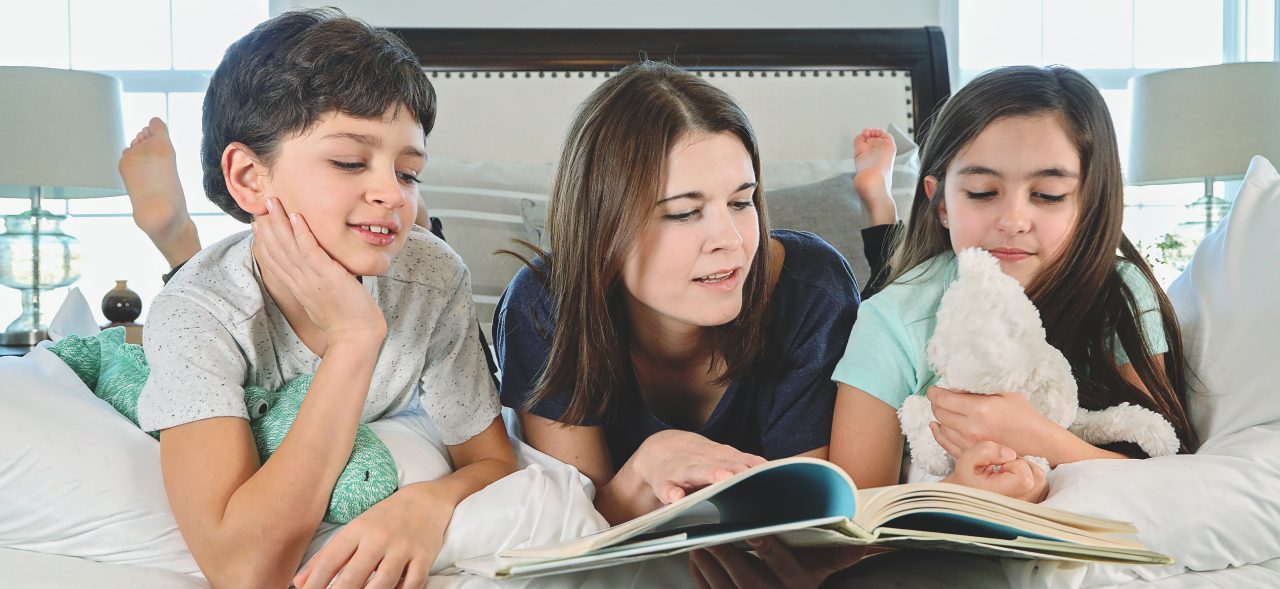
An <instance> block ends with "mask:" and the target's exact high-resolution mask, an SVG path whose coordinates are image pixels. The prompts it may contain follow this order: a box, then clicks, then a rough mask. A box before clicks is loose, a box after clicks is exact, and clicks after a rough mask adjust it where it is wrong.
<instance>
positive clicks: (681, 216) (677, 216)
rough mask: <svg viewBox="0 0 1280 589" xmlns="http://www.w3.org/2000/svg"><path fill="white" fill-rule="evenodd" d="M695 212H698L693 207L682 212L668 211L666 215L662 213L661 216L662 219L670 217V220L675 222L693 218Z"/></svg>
mask: <svg viewBox="0 0 1280 589" xmlns="http://www.w3.org/2000/svg"><path fill="white" fill-rule="evenodd" d="M697 214H698V210H697V209H694V210H692V211H685V212H683V213H668V214H666V215H663V216H662V217H663V218H664V219H671V220H672V221H675V222H677V223H683V222H685V221H688V220H690V219H692V218H694V216H696V215H697Z"/></svg>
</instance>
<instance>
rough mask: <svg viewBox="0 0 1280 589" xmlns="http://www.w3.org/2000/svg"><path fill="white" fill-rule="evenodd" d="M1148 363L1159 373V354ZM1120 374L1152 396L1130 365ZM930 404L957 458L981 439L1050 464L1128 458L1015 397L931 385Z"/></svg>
mask: <svg viewBox="0 0 1280 589" xmlns="http://www.w3.org/2000/svg"><path fill="white" fill-rule="evenodd" d="M1152 362H1154V363H1155V365H1156V366H1157V367H1158V368H1160V369H1163V368H1164V354H1157V355H1155V356H1152ZM1120 371H1121V374H1123V375H1124V377H1125V379H1126V380H1128V381H1129V382H1130V383H1132V384H1133V385H1134V386H1136V387H1138V389H1139V390H1141V391H1142V392H1143V393H1145V394H1147V395H1148V396H1150V395H1151V392H1150V391H1149V390H1148V389H1147V387H1146V385H1144V384H1143V383H1142V381H1141V379H1139V378H1138V374H1137V371H1135V370H1134V369H1133V365H1132V364H1125V365H1123V366H1121V367H1120ZM929 400H930V401H931V402H932V403H933V406H934V417H936V418H937V420H938V423H937V424H936V425H934V426H933V432H934V437H935V438H936V439H937V440H938V443H939V444H941V445H942V447H943V448H946V450H947V452H949V453H951V454H952V455H953V456H959V455H960V454H961V453H962V452H964V451H965V450H967V449H968V448H969V447H971V446H973V445H975V444H977V443H979V442H981V441H984V440H991V441H994V442H997V443H999V444H1001V445H1004V446H1008V447H1009V448H1012V449H1013V450H1014V451H1016V452H1017V453H1018V455H1019V456H1043V457H1044V458H1046V459H1047V460H1048V461H1049V464H1050V465H1051V466H1057V465H1059V464H1068V463H1072V462H1079V461H1081V460H1092V459H1098V458H1106V459H1122V458H1128V456H1125V455H1124V454H1120V453H1118V452H1112V451H1110V450H1105V449H1102V448H1099V447H1097V446H1094V445H1093V444H1090V443H1088V442H1086V441H1084V440H1082V439H1080V437H1079V436H1076V435H1075V434H1073V433H1071V431H1070V430H1068V429H1067V428H1065V427H1062V426H1060V425H1058V424H1056V423H1053V422H1052V421H1049V420H1048V418H1046V417H1044V416H1043V415H1041V414H1040V413H1039V412H1037V411H1036V410H1035V408H1033V407H1032V406H1031V403H1030V402H1029V401H1027V398H1026V397H1025V396H1023V395H1022V394H1020V393H1002V394H997V395H974V394H968V393H963V392H956V391H949V390H947V389H941V388H938V387H931V388H930V390H929Z"/></svg>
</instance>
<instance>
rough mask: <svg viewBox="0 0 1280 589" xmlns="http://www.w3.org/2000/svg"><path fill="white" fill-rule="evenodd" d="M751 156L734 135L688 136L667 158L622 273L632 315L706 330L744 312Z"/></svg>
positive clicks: (755, 235) (752, 217)
mask: <svg viewBox="0 0 1280 589" xmlns="http://www.w3.org/2000/svg"><path fill="white" fill-rule="evenodd" d="M755 189H756V176H755V171H754V169H753V167H752V164H751V155H750V154H749V153H748V152H747V149H746V147H745V146H743V144H742V141H741V140H740V139H738V138H737V136H735V135H733V134H732V133H728V132H725V133H717V134H709V133H692V134H689V135H687V136H685V137H682V138H681V139H680V140H678V141H677V142H676V144H675V147H674V148H672V150H671V152H670V153H668V154H667V178H666V189H665V190H664V192H663V193H662V194H661V195H660V196H659V199H658V203H657V204H656V205H654V208H653V212H652V214H651V217H650V219H649V220H648V223H647V225H646V226H645V228H644V230H643V231H642V232H641V233H640V235H639V237H638V238H637V240H636V242H635V243H634V244H633V245H632V247H631V251H630V252H628V254H627V257H626V260H625V262H624V263H623V268H622V279H623V283H624V284H625V286H626V292H627V303H628V308H629V309H630V311H631V314H632V317H633V318H636V319H640V320H655V321H658V322H660V323H665V324H668V325H669V326H670V327H672V328H676V329H679V328H680V327H681V326H684V327H689V326H695V327H709V326H714V325H723V324H725V323H728V322H730V321H732V320H733V319H734V318H736V317H737V316H738V313H739V312H740V311H741V310H742V285H743V284H744V283H745V282H746V279H747V273H748V271H749V270H750V269H751V262H752V260H754V259H755V255H756V249H757V248H758V247H759V246H760V219H759V216H758V215H757V211H756V209H755V205H754V203H753V201H752V199H751V198H752V195H753V194H754V193H755Z"/></svg>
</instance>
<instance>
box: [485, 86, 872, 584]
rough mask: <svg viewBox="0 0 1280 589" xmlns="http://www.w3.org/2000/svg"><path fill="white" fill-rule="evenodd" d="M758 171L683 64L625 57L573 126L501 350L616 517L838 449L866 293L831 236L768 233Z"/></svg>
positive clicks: (818, 573) (726, 115) (513, 395)
mask: <svg viewBox="0 0 1280 589" xmlns="http://www.w3.org/2000/svg"><path fill="white" fill-rule="evenodd" d="M885 138H887V135H882V134H879V133H875V132H870V133H864V134H863V135H862V136H861V137H860V139H859V142H858V145H857V151H858V152H859V153H860V155H862V156H864V158H863V160H862V161H863V162H870V161H871V160H870V159H866V158H865V156H866V155H869V154H871V153H873V152H874V153H879V151H880V150H882V149H888V154H889V155H888V157H877V158H872V159H875V160H876V161H877V162H878V163H876V164H875V165H874V166H873V165H870V164H869V163H868V164H867V165H866V166H863V169H864V170H866V171H867V173H868V174H871V173H872V172H870V170H871V168H875V170H876V172H875V173H879V174H887V173H888V169H887V167H888V165H889V163H890V162H891V160H892V150H893V147H892V142H891V141H889V142H885V141H884V139H885ZM880 155H883V154H880ZM759 173H760V158H759V155H758V151H757V148H756V138H755V134H754V132H753V131H752V129H751V126H750V123H749V122H748V121H747V118H746V116H745V115H744V114H743V112H742V110H741V109H740V108H739V107H738V106H737V105H736V104H734V102H733V101H732V99H731V98H729V96H728V95H726V94H725V93H724V92H722V91H721V90H719V89H717V88H715V87H714V86H711V85H710V84H708V83H706V82H704V81H702V80H701V79H699V78H698V77H696V76H694V75H692V74H689V73H686V72H683V71H681V70H679V69H678V68H675V67H673V66H670V65H666V64H660V63H651V62H649V63H642V64H638V65H634V66H630V67H628V68H626V69H624V70H623V71H622V72H620V73H619V74H618V75H616V76H614V77H613V78H611V79H610V80H609V81H607V82H605V83H604V84H603V85H602V86H601V87H600V88H598V89H597V90H596V91H595V92H594V93H592V95H591V96H590V97H588V98H587V100H586V101H585V102H584V103H583V105H582V106H581V107H580V109H579V111H578V113H577V115H576V117H575V120H574V121H573V123H572V124H571V126H570V128H569V132H568V138H567V140H566V145H565V148H564V151H563V154H562V157H561V160H560V165H559V168H558V172H557V176H556V180H555V185H554V188H553V190H552V194H551V199H550V205H549V210H548V222H547V231H548V233H549V235H550V240H551V253H549V254H547V253H542V254H541V255H539V256H538V257H537V258H536V259H535V260H533V261H530V262H529V263H528V267H526V268H522V269H521V271H520V272H519V273H518V274H517V275H516V277H515V278H514V279H513V280H512V282H511V285H510V286H509V287H508V288H507V291H506V293H504V295H503V298H502V300H501V301H500V303H499V307H498V311H497V314H496V317H495V321H494V342H495V345H496V349H497V356H498V359H499V363H500V365H501V366H502V383H501V396H502V400H503V403H504V404H506V405H508V406H511V407H515V408H517V409H518V411H519V415H520V419H521V422H522V424H523V427H524V432H525V437H526V440H527V441H528V442H529V443H530V444H531V445H533V446H534V447H536V448H538V449H539V450H542V451H543V452H546V453H547V454H550V455H552V456H554V457H556V458H558V459H560V460H562V461H564V462H567V463H569V464H572V465H574V466H576V467H577V468H578V469H579V470H581V471H582V472H583V473H584V474H585V475H587V476H588V477H590V478H591V480H592V481H593V482H594V483H595V486H596V489H597V493H596V499H595V504H596V507H597V508H598V509H599V511H600V512H601V513H602V514H603V515H604V516H605V517H606V518H607V519H608V520H609V521H610V522H611V523H615V524H616V523H619V522H622V521H625V520H629V519H632V518H634V517H636V516H638V515H641V514H644V513H646V512H648V511H651V510H653V509H655V508H657V507H659V506H661V505H662V504H663V503H668V502H671V501H674V500H677V499H679V498H681V497H683V496H684V495H685V494H687V493H688V492H691V491H692V490H695V489H697V488H699V487H702V486H705V485H707V484H710V483H714V482H716V481H718V480H721V479H723V478H726V477H729V476H731V475H733V474H734V473H737V472H740V471H742V470H744V469H747V468H750V467H752V466H755V465H757V464H760V463H762V462H764V461H765V460H766V459H774V458H782V457H788V456H816V457H820V458H826V457H827V444H828V441H829V438H830V435H829V434H830V432H829V431H828V429H827V428H828V427H829V423H830V421H829V420H830V417H831V411H832V404H833V402H834V392H835V391H834V389H835V386H834V383H832V382H831V380H830V374H831V370H832V369H833V367H834V365H835V361H836V359H837V355H838V354H839V351H840V350H841V349H843V347H844V339H845V338H846V337H847V335H848V330H849V329H850V327H851V326H852V325H853V321H854V317H855V314H856V312H857V308H858V302H859V295H858V291H857V288H856V285H855V283H854V280H853V277H852V275H851V272H850V270H849V266H848V264H847V263H846V262H845V261H844V259H843V258H841V257H840V255H839V253H837V252H836V251H835V250H834V249H833V248H831V246H829V245H828V244H826V243H825V242H823V241H822V240H821V239H819V238H817V237H816V236H814V235H811V234H807V233H799V232H794V231H781V230H774V231H771V230H770V228H769V225H768V220H767V219H768V217H767V215H766V212H765V201H764V198H763V193H762V190H761V187H760V177H759ZM881 178H882V177H881ZM862 180H863V183H865V184H867V185H874V184H876V182H870V181H868V177H863V178H862ZM879 186H880V189H881V190H882V191H883V195H882V197H883V199H886V200H888V199H889V197H888V191H887V189H885V188H884V182H883V180H882V179H881V180H879ZM877 194H879V193H878V192H877ZM890 202H891V201H890ZM890 214H891V213H890ZM872 248H875V251H878V247H877V246H869V247H868V251H869V252H871V251H872ZM874 270H878V268H873V271H874ZM765 552H767V551H762V554H764V553H765ZM770 554H773V553H770ZM718 556H719V555H717V557H718ZM735 556H741V554H740V553H738V554H737V555H735ZM786 556H787V557H788V558H790V557H791V555H790V554H787V555H786ZM709 558H710V556H709V555H706V554H705V553H704V554H700V555H699V554H695V555H694V562H695V564H698V565H702V564H707V565H708V567H711V568H701V570H702V571H703V572H702V573H700V574H701V576H702V577H703V578H704V580H705V577H707V576H710V575H721V576H722V575H723V574H724V571H723V569H721V568H719V567H718V566H716V565H714V563H712V562H711V561H709V560H706V559H709ZM729 558H732V556H730V557H729ZM699 559H702V561H701V562H699ZM790 562H792V563H794V562H795V560H794V559H791V561H790ZM768 564H769V565H771V566H773V565H774V564H775V562H774V561H769V562H768ZM847 564H848V562H836V563H835V564H831V562H826V563H822V564H817V563H814V564H813V565H812V566H810V567H808V568H806V569H805V570H802V571H799V572H797V573H796V576H787V577H786V578H788V580H789V581H788V582H789V583H794V582H799V581H800V580H801V578H800V577H802V576H807V575H813V576H815V577H816V579H817V580H819V581H820V580H821V579H822V578H824V577H825V576H826V575H827V574H829V573H830V572H831V571H832V570H836V569H838V568H841V567H842V566H845V565H847ZM773 568H774V571H775V572H778V571H784V570H786V568H785V564H784V565H781V566H775V567H773ZM774 580H775V581H776V577H775V578H774Z"/></svg>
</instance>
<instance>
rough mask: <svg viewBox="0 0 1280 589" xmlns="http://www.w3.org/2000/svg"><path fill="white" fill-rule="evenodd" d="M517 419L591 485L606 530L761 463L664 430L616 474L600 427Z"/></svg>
mask: <svg viewBox="0 0 1280 589" xmlns="http://www.w3.org/2000/svg"><path fill="white" fill-rule="evenodd" d="M520 419H521V422H522V423H523V424H524V431H525V437H526V438H527V439H528V441H529V444H530V445H532V446H533V447H534V448H537V449H538V450H541V451H542V452H545V453H547V454H548V455H550V456H553V457H555V458H556V459H558V460H560V461H561V462H565V463H567V464H570V465H572V466H574V467H577V469H578V470H579V471H581V472H582V474H585V475H587V478H589V479H591V482H592V483H594V484H595V486H596V498H595V506H596V510H598V511H599V512H600V514H601V515H603V516H604V518H605V519H606V520H608V521H609V524H610V525H617V524H619V523H622V522H625V521H628V520H631V519H634V518H636V517H638V516H641V515H644V514H646V513H649V512H650V511H653V510H654V509H657V508H659V507H661V506H662V505H663V504H665V503H670V502H672V501H676V500H678V499H680V498H681V497H684V496H685V495H686V494H687V493H688V492H690V491H692V490H694V489H697V488H699V487H704V486H706V485H709V484H711V483H714V482H716V481H719V480H722V479H726V478H729V477H731V476H733V475H734V474H736V473H739V472H742V471H744V470H746V469H748V468H751V467H752V466H756V465H759V464H763V463H764V462H765V460H764V459H763V458H761V457H759V456H755V455H752V454H746V453H744V452H739V451H737V450H735V449H734V448H732V447H730V446H727V445H725V444H718V443H716V442H712V441H711V440H708V439H706V438H704V437H702V436H700V435H698V434H695V433H691V432H686V431H681V430H666V431H661V432H658V433H656V434H653V435H652V436H649V438H648V439H646V440H645V441H644V442H643V443H641V444H640V447H639V448H638V449H636V451H635V454H633V455H632V456H631V458H630V459H628V460H627V461H626V463H624V464H623V465H622V467H621V468H619V469H617V470H616V471H615V470H614V467H613V461H612V459H611V458H610V457H609V446H608V443H607V441H606V440H605V434H604V428H603V427H601V426H573V425H565V424H562V423H560V422H557V421H555V420H552V419H547V418H545V417H541V416H538V415H533V414H531V413H528V412H526V411H521V412H520Z"/></svg>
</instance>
